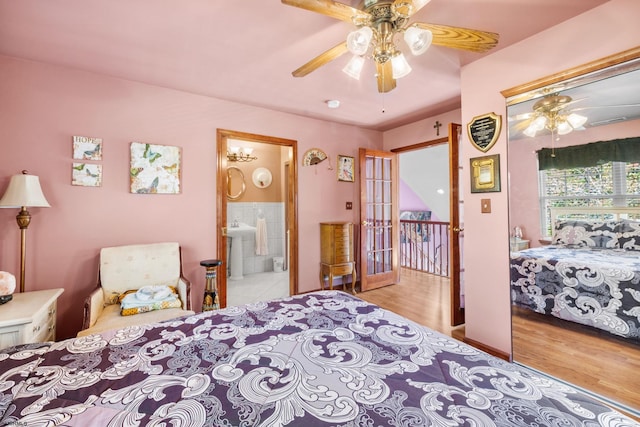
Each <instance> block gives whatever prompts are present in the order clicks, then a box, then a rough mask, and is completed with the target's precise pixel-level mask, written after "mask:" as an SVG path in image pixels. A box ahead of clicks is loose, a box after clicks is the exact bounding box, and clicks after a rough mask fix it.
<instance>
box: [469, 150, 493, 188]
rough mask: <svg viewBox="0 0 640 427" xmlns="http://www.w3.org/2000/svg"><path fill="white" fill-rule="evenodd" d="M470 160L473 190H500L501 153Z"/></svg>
mask: <svg viewBox="0 0 640 427" xmlns="http://www.w3.org/2000/svg"><path fill="white" fill-rule="evenodd" d="M469 161H470V163H471V192H472V193H491V192H499V191H500V155H499V154H494V155H492V156H484V157H474V158H472V159H469Z"/></svg>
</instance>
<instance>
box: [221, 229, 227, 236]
mask: <svg viewBox="0 0 640 427" xmlns="http://www.w3.org/2000/svg"><path fill="white" fill-rule="evenodd" d="M222 235H223V236H225V237H226V236H227V227H222Z"/></svg>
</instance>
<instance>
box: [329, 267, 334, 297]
mask: <svg viewBox="0 0 640 427" xmlns="http://www.w3.org/2000/svg"><path fill="white" fill-rule="evenodd" d="M329 290H330V291H332V290H333V271H331V267H329Z"/></svg>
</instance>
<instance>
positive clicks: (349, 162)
mask: <svg viewBox="0 0 640 427" xmlns="http://www.w3.org/2000/svg"><path fill="white" fill-rule="evenodd" d="M353 164H354V159H353V157H351V156H342V155H340V154H338V181H346V182H353V181H354V165H353Z"/></svg>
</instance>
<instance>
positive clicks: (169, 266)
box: [78, 242, 194, 336]
mask: <svg viewBox="0 0 640 427" xmlns="http://www.w3.org/2000/svg"><path fill="white" fill-rule="evenodd" d="M153 285H166V286H174V287H176V289H177V290H178V294H179V295H180V300H181V301H182V308H169V309H165V310H155V311H150V312H147V313H140V314H136V315H134V316H121V315H120V303H119V302H118V297H119V296H120V294H122V293H124V292H126V291H128V290H133V289H140V288H141V287H143V286H153ZM190 298H191V295H190V283H189V281H188V280H187V279H186V278H184V277H183V275H182V257H181V253H180V246H179V244H178V243H174V242H169V243H152V244H145V245H128V246H116V247H110V248H103V249H102V250H101V251H100V265H99V274H98V288H97V289H95V290H94V291H93V292H92V293H91V295H90V296H89V297H88V298H87V301H86V302H85V308H84V321H83V330H81V331H80V332H78V336H84V335H89V334H93V333H98V332H102V331H105V330H108V329H118V328H121V327H124V326H129V325H133V324H135V325H139V324H144V323H155V322H160V321H163V320H169V319H173V318H176V317H180V316H186V315H189V314H193V313H194V312H193V311H191V301H190Z"/></svg>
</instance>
